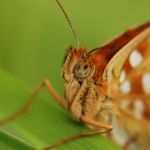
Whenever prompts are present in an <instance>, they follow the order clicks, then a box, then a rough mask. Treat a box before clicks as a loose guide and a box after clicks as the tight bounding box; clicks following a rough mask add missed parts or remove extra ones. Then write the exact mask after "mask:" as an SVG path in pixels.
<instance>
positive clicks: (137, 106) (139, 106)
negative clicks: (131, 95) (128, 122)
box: [133, 99, 144, 119]
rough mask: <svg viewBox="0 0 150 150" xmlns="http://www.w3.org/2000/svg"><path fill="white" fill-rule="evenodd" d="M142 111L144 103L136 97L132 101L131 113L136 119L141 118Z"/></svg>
mask: <svg viewBox="0 0 150 150" xmlns="http://www.w3.org/2000/svg"><path fill="white" fill-rule="evenodd" d="M143 113H144V103H143V102H142V100H140V99H138V100H136V101H135V103H134V111H133V114H134V116H135V118H136V119H141V118H142V116H143Z"/></svg>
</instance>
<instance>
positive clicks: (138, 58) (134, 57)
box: [129, 50, 143, 68]
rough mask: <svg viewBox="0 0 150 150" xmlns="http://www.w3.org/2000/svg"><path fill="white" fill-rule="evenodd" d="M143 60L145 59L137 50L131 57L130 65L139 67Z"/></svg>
mask: <svg viewBox="0 0 150 150" xmlns="http://www.w3.org/2000/svg"><path fill="white" fill-rule="evenodd" d="M142 60H143V57H142V55H141V54H140V53H139V52H138V51H137V50H135V51H133V52H132V53H131V55H130V57H129V63H130V65H131V66H132V67H133V68H135V67H137V66H138V65H139V64H140V63H141V61H142Z"/></svg>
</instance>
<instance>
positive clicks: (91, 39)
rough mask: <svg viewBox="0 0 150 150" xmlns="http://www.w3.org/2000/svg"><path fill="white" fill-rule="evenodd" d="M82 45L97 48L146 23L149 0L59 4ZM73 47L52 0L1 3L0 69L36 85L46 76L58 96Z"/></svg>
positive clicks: (84, 0) (67, 0) (6, 0)
mask: <svg viewBox="0 0 150 150" xmlns="http://www.w3.org/2000/svg"><path fill="white" fill-rule="evenodd" d="M61 2H62V4H63V6H64V8H65V10H66V11H67V12H68V15H69V16H70V19H71V20H72V23H73V25H74V26H75V28H76V31H77V33H78V36H79V40H80V43H81V46H82V47H87V48H89V49H93V48H96V47H98V46H100V45H101V44H102V43H104V42H106V41H107V40H110V39H112V38H113V37H114V36H116V35H117V34H119V33H120V32H122V31H124V30H126V29H128V28H130V27H132V26H133V25H137V24H141V23H143V22H145V21H148V20H150V0H90V1H87V0H82V1H81V0H75V1H74V0H61ZM70 44H72V45H73V46H76V43H75V41H74V38H73V36H72V33H71V32H70V28H69V26H68V23H67V21H66V19H65V18H64V16H63V14H62V12H61V10H60V9H59V7H58V6H57V4H56V2H55V0H13V1H12V0H0V67H1V68H4V69H5V70H7V71H9V72H11V73H12V74H13V75H14V76H16V77H18V78H19V79H21V80H23V81H25V82H27V83H28V84H30V85H32V86H35V85H36V84H37V83H39V82H40V81H42V80H43V79H45V78H48V79H50V80H51V81H52V83H53V84H54V86H55V87H56V89H57V90H58V91H59V93H61V94H62V93H63V90H62V89H63V80H62V79H61V77H60V69H61V67H62V64H63V59H64V55H65V53H66V48H67V47H68V46H69V45H70Z"/></svg>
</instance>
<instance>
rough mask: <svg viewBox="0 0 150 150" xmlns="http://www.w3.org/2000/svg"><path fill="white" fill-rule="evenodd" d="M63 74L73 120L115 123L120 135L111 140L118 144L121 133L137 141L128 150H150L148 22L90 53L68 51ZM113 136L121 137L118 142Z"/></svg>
mask: <svg viewBox="0 0 150 150" xmlns="http://www.w3.org/2000/svg"><path fill="white" fill-rule="evenodd" d="M62 74H63V77H64V80H65V100H66V106H67V108H66V109H67V110H68V111H69V113H70V114H71V116H72V118H73V119H75V120H82V116H86V117H87V118H90V119H91V120H94V121H96V122H99V121H100V122H103V123H107V124H108V123H110V124H114V128H115V126H116V128H115V130H118V132H117V133H115V132H113V133H112V135H111V138H112V139H113V140H117V139H119V140H121V139H120V137H121V136H122V134H123V133H121V131H122V130H124V133H125V134H126V135H125V136H126V141H128V140H129V141H130V139H132V137H135V136H137V138H136V140H135V142H133V145H132V144H130V145H129V146H128V149H129V147H131V149H134V148H135V149H148V147H149V146H150V145H149V143H150V138H149V136H150V128H149V127H150V120H149V119H150V102H149V101H150V22H148V23H145V24H143V25H140V26H138V27H135V28H131V29H129V30H127V31H126V32H124V33H123V34H121V35H119V36H118V37H117V38H115V39H114V40H112V41H110V42H108V43H106V44H105V45H104V46H101V47H100V48H96V49H94V50H92V51H88V50H87V49H85V48H79V49H74V48H70V49H69V51H68V55H67V58H66V61H65V64H64V67H63V73H62ZM147 82H148V83H147ZM83 121H84V119H83ZM85 122H86V121H85ZM117 127H118V129H117ZM110 128H111V127H110ZM110 128H109V127H108V128H107V127H106V128H105V129H108V130H109V129H110ZM119 129H120V131H119ZM119 132H120V133H119ZM115 134H121V135H120V137H119V138H118V137H117V136H118V135H115ZM117 142H119V143H120V144H125V141H117Z"/></svg>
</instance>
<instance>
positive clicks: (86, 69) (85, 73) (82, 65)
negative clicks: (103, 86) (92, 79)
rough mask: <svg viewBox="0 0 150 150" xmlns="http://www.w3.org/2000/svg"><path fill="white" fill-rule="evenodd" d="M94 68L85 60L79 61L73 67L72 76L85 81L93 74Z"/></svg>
mask: <svg viewBox="0 0 150 150" xmlns="http://www.w3.org/2000/svg"><path fill="white" fill-rule="evenodd" d="M93 69H94V66H93V64H92V63H91V62H89V61H87V60H81V61H80V62H79V63H78V64H77V65H76V67H75V70H74V75H75V77H76V78H77V79H85V78H87V77H89V76H90V75H91V74H92V73H93Z"/></svg>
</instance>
